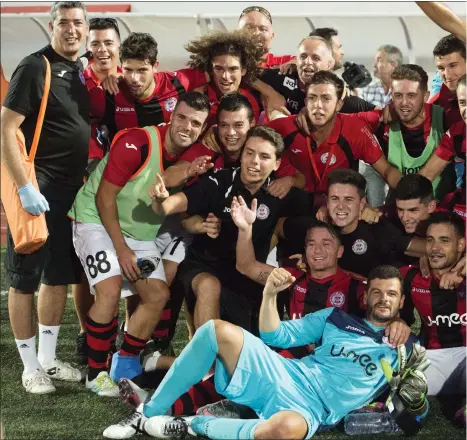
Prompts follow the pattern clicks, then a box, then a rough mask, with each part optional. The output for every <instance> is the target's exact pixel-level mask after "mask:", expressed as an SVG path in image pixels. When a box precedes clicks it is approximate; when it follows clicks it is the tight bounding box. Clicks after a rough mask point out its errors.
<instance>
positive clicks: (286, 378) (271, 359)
mask: <svg viewBox="0 0 467 440" xmlns="http://www.w3.org/2000/svg"><path fill="white" fill-rule="evenodd" d="M242 331H243V347H242V351H241V353H240V357H239V359H238V364H237V367H236V368H235V371H234V374H233V376H232V377H231V378H230V377H229V375H228V373H227V371H226V369H225V367H224V365H223V363H222V361H221V360H220V359H219V358H218V359H217V361H216V369H215V377H214V379H215V385H216V390H217V392H218V393H219V394H222V395H223V396H225V397H226V398H228V399H230V400H232V401H233V402H236V403H239V404H242V405H247V406H249V407H250V408H252V409H253V410H255V411H256V413H257V414H258V416H259V417H260V418H262V419H269V418H270V417H271V416H273V415H274V414H276V413H278V412H280V411H295V412H297V413H299V414H300V415H301V416H302V417H303V418H304V419H305V420H306V423H307V425H308V433H307V436H306V438H307V439H308V438H311V437H312V436H313V434H314V433H315V432H316V430H317V429H318V427H319V425H320V424H321V423H322V421H323V420H325V418H326V411H325V409H324V408H323V404H322V403H321V401H320V399H319V398H318V396H317V395H316V393H315V392H314V391H313V390H312V389H311V388H310V386H309V382H308V380H307V378H306V376H305V374H304V371H302V369H301V368H300V367H299V365H298V362H299V361H298V360H295V359H286V358H283V357H282V356H280V355H279V354H278V353H276V352H275V351H273V350H271V349H270V348H269V347H268V346H267V345H266V344H265V343H264V342H263V341H262V340H261V339H259V338H257V337H256V336H253V335H252V334H251V333H249V332H247V331H245V330H243V329H242Z"/></svg>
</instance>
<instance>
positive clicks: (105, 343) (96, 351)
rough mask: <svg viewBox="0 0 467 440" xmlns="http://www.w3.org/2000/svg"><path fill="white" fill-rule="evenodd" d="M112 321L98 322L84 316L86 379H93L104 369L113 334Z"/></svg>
mask: <svg viewBox="0 0 467 440" xmlns="http://www.w3.org/2000/svg"><path fill="white" fill-rule="evenodd" d="M113 324H114V321H113V320H112V321H110V322H108V323H107V324H100V323H98V322H95V321H93V320H92V319H91V318H90V317H89V315H87V316H86V329H87V334H86V342H87V344H88V366H89V370H88V380H89V381H91V380H94V379H95V378H96V377H97V376H98V374H99V373H100V372H101V371H106V369H107V368H106V362H107V354H108V353H109V350H110V340H111V338H112V335H113Z"/></svg>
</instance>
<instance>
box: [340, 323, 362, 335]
mask: <svg viewBox="0 0 467 440" xmlns="http://www.w3.org/2000/svg"><path fill="white" fill-rule="evenodd" d="M345 329H346V330H352V331H354V332H358V333H361V334H362V335H364V334H366V333H365V332H364V331H363V330H362V329H360V328H357V327H353V326H351V325H348V326H347V327H346V328H345Z"/></svg>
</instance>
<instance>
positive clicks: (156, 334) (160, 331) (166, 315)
mask: <svg viewBox="0 0 467 440" xmlns="http://www.w3.org/2000/svg"><path fill="white" fill-rule="evenodd" d="M171 319H172V310H171V308H170V299H169V301H168V302H167V304H166V305H165V307H164V310H162V314H161V317H160V319H159V322H158V324H157V326H156V328H155V329H154V331H153V332H152V335H151V338H152V339H154V340H158V339H165V338H167V336H168V335H169V328H170V323H171Z"/></svg>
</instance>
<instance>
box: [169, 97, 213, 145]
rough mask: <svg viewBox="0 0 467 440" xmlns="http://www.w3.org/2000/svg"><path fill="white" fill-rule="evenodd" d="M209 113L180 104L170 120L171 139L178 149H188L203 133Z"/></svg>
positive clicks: (184, 103) (183, 103)
mask: <svg viewBox="0 0 467 440" xmlns="http://www.w3.org/2000/svg"><path fill="white" fill-rule="evenodd" d="M207 117H208V113H207V112H204V111H199V110H195V109H194V108H192V107H190V106H189V105H187V103H186V102H180V103H179V104H178V105H177V107H176V108H175V110H174V112H173V113H172V115H171V118H170V127H169V133H170V139H171V141H172V142H173V145H174V146H175V147H176V148H179V149H181V148H188V147H189V146H190V145H192V144H194V143H195V142H196V140H197V139H198V137H199V135H200V134H201V132H202V131H203V128H204V123H205V121H206V118H207Z"/></svg>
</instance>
